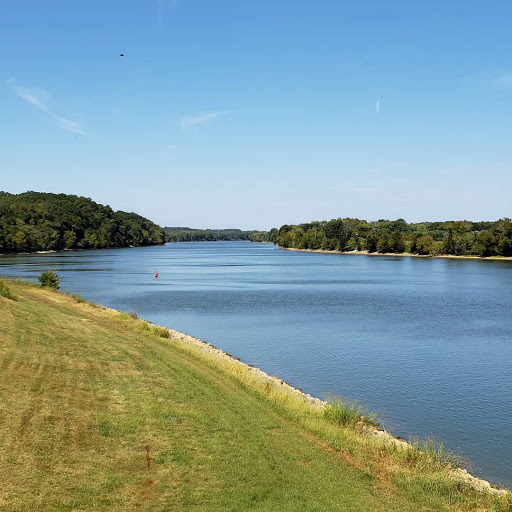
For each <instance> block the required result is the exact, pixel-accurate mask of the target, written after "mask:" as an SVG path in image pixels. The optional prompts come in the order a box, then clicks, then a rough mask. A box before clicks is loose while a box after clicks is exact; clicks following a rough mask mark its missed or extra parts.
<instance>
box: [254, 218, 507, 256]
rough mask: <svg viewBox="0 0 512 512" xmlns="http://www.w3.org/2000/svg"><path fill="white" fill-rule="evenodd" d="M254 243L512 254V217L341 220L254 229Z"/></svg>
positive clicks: (330, 248) (333, 248)
mask: <svg viewBox="0 0 512 512" xmlns="http://www.w3.org/2000/svg"><path fill="white" fill-rule="evenodd" d="M251 240H252V241H255V242H271V243H274V244H277V245H279V246H280V247H284V248H296V249H312V250H319V249H321V250H327V251H343V252H348V251H368V252H369V253H396V254H400V253H411V254H418V255H456V256H480V257H489V256H496V257H499V256H502V257H510V256H512V221H511V220H510V219H508V218H504V219H500V220H497V221H494V222H471V221H467V220H462V221H460V220H459V221H446V222H420V223H412V224H408V223H407V222H406V221H405V220H404V219H398V220H394V221H390V220H378V221H370V222H368V221H366V220H360V219H352V218H344V219H341V218H338V219H332V220H330V221H314V222H309V223H305V224H297V225H288V224H285V225H284V226H281V227H280V228H279V229H277V228H273V229H271V230H270V231H267V232H259V233H253V234H252V235H251Z"/></svg>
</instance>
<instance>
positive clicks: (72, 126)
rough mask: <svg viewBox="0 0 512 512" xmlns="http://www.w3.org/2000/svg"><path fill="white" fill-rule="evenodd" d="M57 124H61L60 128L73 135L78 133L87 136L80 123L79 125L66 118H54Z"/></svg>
mask: <svg viewBox="0 0 512 512" xmlns="http://www.w3.org/2000/svg"><path fill="white" fill-rule="evenodd" d="M54 117H55V120H56V121H57V123H59V126H60V127H61V128H62V129H63V130H66V131H68V132H72V133H78V134H80V135H85V133H84V131H83V129H82V126H81V125H80V123H77V122H76V121H72V120H71V119H66V118H64V117H59V116H54Z"/></svg>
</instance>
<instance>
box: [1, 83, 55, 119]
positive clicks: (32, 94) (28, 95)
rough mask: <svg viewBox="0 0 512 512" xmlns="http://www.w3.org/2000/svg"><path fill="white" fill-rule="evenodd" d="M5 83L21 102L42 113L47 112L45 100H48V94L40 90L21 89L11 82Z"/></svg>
mask: <svg viewBox="0 0 512 512" xmlns="http://www.w3.org/2000/svg"><path fill="white" fill-rule="evenodd" d="M7 83H8V85H9V86H10V88H11V89H12V90H13V91H14V93H15V94H16V95H17V96H18V97H20V98H21V99H22V100H25V101H26V102H28V103H30V104H31V105H34V107H36V108H38V109H40V110H43V111H44V112H49V110H48V107H47V106H46V100H47V99H48V93H47V92H46V91H43V90H41V89H29V88H27V87H21V86H19V85H17V84H16V83H15V82H14V81H12V80H10V81H8V82H7Z"/></svg>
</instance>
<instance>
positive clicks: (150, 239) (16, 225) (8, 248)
mask: <svg viewBox="0 0 512 512" xmlns="http://www.w3.org/2000/svg"><path fill="white" fill-rule="evenodd" d="M164 241H165V233H164V231H163V229H162V228H161V227H160V226H157V225H156V224H154V223H153V222H151V221H150V220H148V219H146V218H144V217H141V216H140V215H137V214H136V213H126V212H122V211H114V210H112V208H110V207H109V206H103V205H101V204H98V203H95V202H94V201H92V200H91V199H89V198H86V197H78V196H75V195H68V194H50V193H43V192H25V193H23V194H9V193H7V192H0V253H17V252H33V251H59V250H64V249H103V248H107V247H128V246H142V245H155V244H162V243H164Z"/></svg>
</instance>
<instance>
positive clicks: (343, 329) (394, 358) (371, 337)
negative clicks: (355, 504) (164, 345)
mask: <svg viewBox="0 0 512 512" xmlns="http://www.w3.org/2000/svg"><path fill="white" fill-rule="evenodd" d="M47 268H52V269H57V270H59V271H60V272H61V276H62V277H63V282H62V288H63V289H64V290H66V291H69V292H73V293H74V292H77V293H79V294H81V295H82V296H83V297H85V298H86V299H88V300H93V301H95V302H99V303H101V304H104V305H106V306H110V307H114V308H117V309H121V310H124V311H135V312H136V313H137V314H138V315H139V316H141V317H144V318H146V319H148V320H149V321H152V322H157V323H159V324H162V325H167V326H169V327H172V328H174V329H176V330H178V331H182V332H186V333H188V334H191V335H193V336H196V337H199V338H202V339H204V340H206V341H208V342H210V343H213V344H214V345H216V346H217V347H219V348H221V349H223V350H225V351H227V352H229V353H231V354H233V355H235V356H238V357H240V358H241V359H242V360H243V361H245V362H248V363H252V364H254V365H255V366H258V367H260V368H262V369H263V370H264V371H266V372H267V373H270V374H272V375H278V376H279V377H281V378H283V379H285V380H286V381H288V382H290V383H291V384H292V385H294V386H296V387H300V388H302V389H303V390H304V391H306V392H308V393H311V394H313V395H315V396H318V397H321V398H323V397H325V395H326V393H335V394H336V393H337V394H341V395H343V396H345V397H348V398H352V399H357V400H359V401H361V402H363V403H364V404H366V405H367V406H368V407H369V408H371V409H375V410H377V411H379V412H380V413H381V415H382V417H383V424H384V426H385V427H386V428H387V429H389V430H391V431H392V432H393V433H394V434H396V435H400V436H403V437H406V438H408V437H410V436H420V437H423V438H424V437H427V436H434V437H436V438H437V439H440V440H442V441H443V442H444V444H445V446H447V447H448V448H450V449H452V450H455V451H457V452H458V453H460V454H462V455H463V456H465V457H467V458H469V459H470V460H472V461H473V462H474V466H473V467H472V468H471V469H472V471H473V472H474V473H477V474H480V475H481V476H483V477H485V478H487V479H490V480H492V481H494V482H496V483H500V484H502V485H505V486H508V487H512V445H511V443H510V439H512V417H511V414H510V411H511V410H512V393H511V390H512V372H511V367H512V350H511V349H512V317H511V315H510V305H511V303H512V262H508V261H474V260H453V259H420V258H400V257H384V256H382V257H379V256H360V255H334V254H319V253H304V252H291V251H282V250H279V249H277V248H275V247H274V246H272V245H267V244H256V243H250V242H213V243H212V242H200V243H193V242H191V243H177V244H168V245H166V246H164V247H147V248H133V249H113V250H99V251H73V252H63V253H54V254H34V255H18V256H0V274H4V275H10V276H15V277H20V278H23V279H33V280H35V279H36V277H37V275H39V274H40V272H41V271H42V270H43V269H47ZM155 270H158V272H159V277H158V279H155V278H154V277H153V273H154V272H155Z"/></svg>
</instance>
